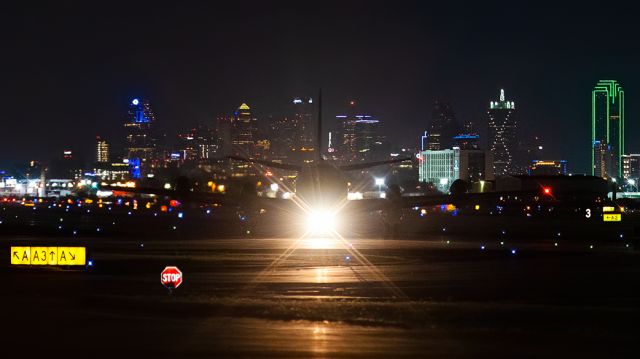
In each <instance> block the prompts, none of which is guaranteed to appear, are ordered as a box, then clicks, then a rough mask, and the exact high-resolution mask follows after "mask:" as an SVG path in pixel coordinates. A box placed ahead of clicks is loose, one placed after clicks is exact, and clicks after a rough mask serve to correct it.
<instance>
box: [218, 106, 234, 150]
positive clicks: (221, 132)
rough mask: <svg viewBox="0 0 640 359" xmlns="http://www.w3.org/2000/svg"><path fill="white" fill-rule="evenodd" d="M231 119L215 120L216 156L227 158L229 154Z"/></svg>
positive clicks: (219, 118)
mask: <svg viewBox="0 0 640 359" xmlns="http://www.w3.org/2000/svg"><path fill="white" fill-rule="evenodd" d="M232 123H233V117H231V116H220V117H218V118H216V129H215V142H216V146H217V153H216V154H217V155H218V156H229V155H230V154H231V148H232V144H231V124H232Z"/></svg>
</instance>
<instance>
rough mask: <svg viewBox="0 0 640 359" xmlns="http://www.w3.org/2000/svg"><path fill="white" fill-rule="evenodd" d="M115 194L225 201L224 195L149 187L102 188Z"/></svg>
mask: <svg viewBox="0 0 640 359" xmlns="http://www.w3.org/2000/svg"><path fill="white" fill-rule="evenodd" d="M104 189H105V190H106V189H109V190H111V191H115V192H126V193H132V194H148V195H156V196H160V197H171V198H176V199H181V200H190V201H200V202H219V203H222V202H224V201H225V199H226V195H224V194H222V193H206V192H177V191H174V190H171V189H164V188H151V187H104Z"/></svg>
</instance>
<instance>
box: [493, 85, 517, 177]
mask: <svg viewBox="0 0 640 359" xmlns="http://www.w3.org/2000/svg"><path fill="white" fill-rule="evenodd" d="M487 117H488V125H489V130H488V133H487V144H488V147H489V150H490V152H491V153H492V154H493V169H494V170H493V172H494V174H495V175H496V176H504V175H509V174H515V173H516V169H515V168H514V155H515V152H516V146H517V137H516V134H517V122H516V108H515V103H514V102H513V101H506V100H505V97H504V90H502V89H501V90H500V99H499V100H498V101H491V102H490V103H489V110H488V111H487Z"/></svg>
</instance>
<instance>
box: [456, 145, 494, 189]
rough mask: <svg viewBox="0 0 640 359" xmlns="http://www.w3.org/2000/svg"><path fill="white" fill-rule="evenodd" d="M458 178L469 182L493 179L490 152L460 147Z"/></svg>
mask: <svg viewBox="0 0 640 359" xmlns="http://www.w3.org/2000/svg"><path fill="white" fill-rule="evenodd" d="M459 178H460V179H463V180H465V181H467V182H469V183H474V182H478V181H483V180H484V181H491V180H493V179H494V176H493V156H492V154H491V152H488V151H484V150H479V149H462V148H461V149H460V177H459Z"/></svg>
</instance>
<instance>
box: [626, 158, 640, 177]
mask: <svg viewBox="0 0 640 359" xmlns="http://www.w3.org/2000/svg"><path fill="white" fill-rule="evenodd" d="M622 177H623V178H624V179H633V180H635V181H636V182H638V179H640V154H629V155H622Z"/></svg>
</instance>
